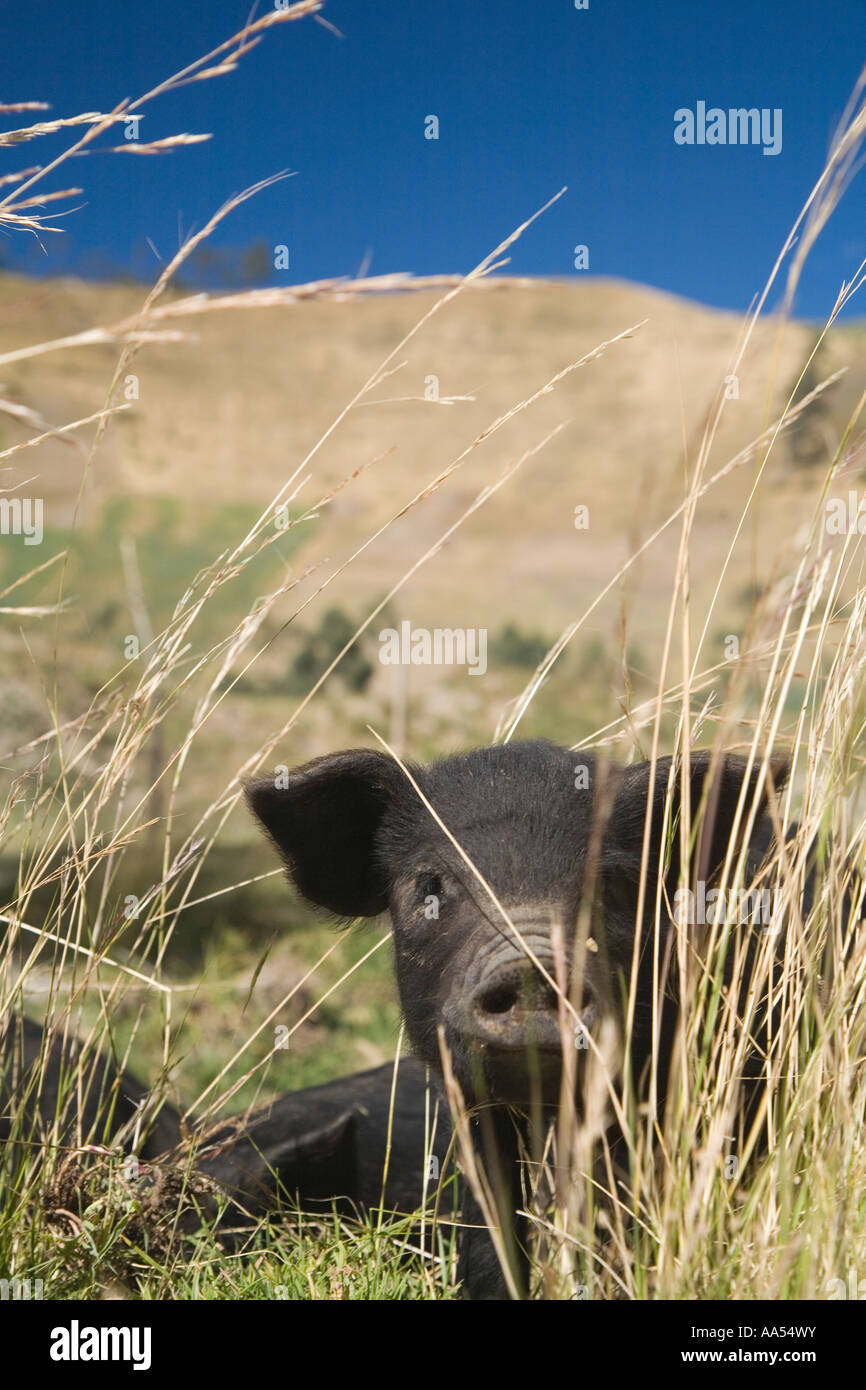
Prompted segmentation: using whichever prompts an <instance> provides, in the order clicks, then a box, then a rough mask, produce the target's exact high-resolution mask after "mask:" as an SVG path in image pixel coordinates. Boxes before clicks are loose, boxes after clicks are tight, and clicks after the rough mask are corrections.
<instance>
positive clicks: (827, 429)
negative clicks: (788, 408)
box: [787, 345, 835, 468]
mask: <svg viewBox="0 0 866 1390" xmlns="http://www.w3.org/2000/svg"><path fill="white" fill-rule="evenodd" d="M798 375H799V373H798ZM829 375H830V368H829V366H828V364H827V353H826V349H825V347H824V346H823V345H822V346H821V347H819V348H818V349H817V350H816V352H815V354H814V356H813V357H812V359H811V361H810V362H809V364H808V366H807V367H806V370H805V372H804V373H803V380H802V381H801V382H800V385H799V386H798V387H797V389H796V392H795V394H794V399H793V401H792V405H793V406H796V405H797V404H798V403H799V402H800V401H802V400H804V399H805V398H806V396H808V395H809V394H810V393H811V392H812V391H814V390H815V387H816V386H819V385H820V384H821V382H822V381H824V380H825V379H826V377H828V376H829ZM834 389H835V388H834V387H832V386H830V387H828V388H827V390H826V391H822V392H821V394H820V396H816V398H815V400H814V401H812V403H811V405H807V406H806V408H805V410H803V412H802V413H801V414H800V415H798V416H797V418H796V419H795V420H793V421H792V423H791V424H790V425H789V426H788V431H787V435H788V450H789V454H790V458H791V462H792V463H793V464H794V466H795V467H797V468H814V467H815V466H816V465H817V464H820V463H826V462H827V461H828V459H829V457H830V451H831V449H832V447H833V443H832V441H833V412H832V395H833V391H834Z"/></svg>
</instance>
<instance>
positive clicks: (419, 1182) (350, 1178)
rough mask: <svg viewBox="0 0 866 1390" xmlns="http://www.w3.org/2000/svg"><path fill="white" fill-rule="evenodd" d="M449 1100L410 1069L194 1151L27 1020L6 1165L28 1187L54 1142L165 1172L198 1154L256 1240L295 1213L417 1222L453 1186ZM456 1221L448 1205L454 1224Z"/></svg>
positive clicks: (18, 1038) (12, 1046)
mask: <svg viewBox="0 0 866 1390" xmlns="http://www.w3.org/2000/svg"><path fill="white" fill-rule="evenodd" d="M436 1101H437V1098H436V1095H435V1094H433V1095H432V1096H431V1095H430V1094H429V1087H428V1083H427V1074H426V1068H425V1067H424V1066H423V1065H422V1064H421V1063H420V1062H418V1061H416V1060H415V1059H414V1058H411V1057H406V1058H402V1059H401V1061H400V1064H399V1068H398V1072H397V1080H396V1085H395V1082H394V1064H393V1063H391V1062H389V1063H387V1064H386V1065H385V1066H381V1067H374V1068H373V1069H372V1070H370V1071H364V1072H357V1073H355V1074H353V1075H350V1076H344V1077H340V1078H339V1079H338V1080H336V1081H329V1082H326V1083H324V1084H323V1085H320V1086H310V1087H307V1088H305V1089H302V1090H299V1091H290V1092H288V1093H287V1094H286V1095H283V1096H280V1097H279V1098H278V1099H277V1100H275V1101H272V1102H270V1103H269V1104H266V1105H263V1106H261V1107H260V1108H258V1109H257V1110H255V1111H252V1112H248V1113H244V1114H243V1115H237V1116H233V1117H231V1118H229V1119H227V1120H224V1121H220V1122H218V1123H216V1124H213V1125H211V1126H210V1127H209V1128H208V1129H207V1130H206V1131H204V1130H202V1128H201V1126H199V1127H198V1129H197V1130H196V1129H191V1132H190V1133H189V1134H188V1137H187V1138H186V1139H183V1141H182V1129H181V1118H180V1115H179V1113H178V1112H177V1111H176V1110H175V1109H174V1107H173V1106H171V1105H170V1104H169V1103H168V1102H167V1101H165V1100H163V1101H162V1102H161V1103H160V1104H158V1105H157V1104H155V1103H154V1097H153V1096H152V1094H151V1093H150V1092H149V1091H148V1090H147V1088H146V1087H145V1086H144V1085H142V1083H141V1082H140V1081H139V1080H138V1079H137V1078H136V1077H135V1076H133V1075H132V1074H131V1073H130V1072H129V1071H120V1070H118V1068H117V1067H116V1066H115V1065H114V1063H113V1062H112V1060H111V1059H110V1057H108V1056H107V1055H106V1053H104V1052H102V1051H100V1050H98V1049H92V1048H91V1049H89V1050H87V1051H85V1050H84V1048H83V1047H82V1044H81V1043H80V1042H79V1041H78V1040H77V1039H76V1038H74V1037H66V1036H64V1035H63V1033H62V1032H60V1031H59V1030H58V1031H54V1030H52V1031H49V1030H47V1029H45V1028H43V1026H42V1025H41V1024H39V1023H36V1022H34V1021H33V1020H32V1019H30V1018H27V1017H25V1016H20V1017H15V1018H9V1019H8V1020H7V1022H6V1023H5V1024H4V1025H3V1026H2V1027H0V1168H2V1166H4V1160H5V1166H6V1167H7V1171H8V1172H9V1173H10V1175H12V1174H14V1173H15V1170H16V1169H17V1166H18V1162H19V1159H20V1156H21V1155H22V1153H23V1146H24V1145H27V1146H28V1147H29V1148H32V1147H33V1146H36V1147H37V1148H38V1147H41V1144H42V1141H43V1136H46V1135H48V1134H50V1137H51V1140H52V1142H54V1143H55V1144H59V1145H61V1146H63V1147H68V1146H77V1145H78V1144H87V1143H105V1144H113V1145H116V1144H117V1143H118V1142H120V1143H122V1144H123V1146H124V1148H126V1149H127V1151H128V1152H133V1151H134V1152H136V1153H137V1154H138V1155H139V1157H140V1158H142V1159H143V1160H147V1161H154V1160H156V1161H158V1162H159V1163H161V1164H172V1163H179V1164H186V1162H187V1159H188V1155H189V1153H190V1150H191V1152H192V1156H193V1163H194V1167H195V1170H196V1171H197V1172H198V1173H202V1174H204V1175H206V1176H207V1177H209V1178H211V1179H213V1180H214V1182H216V1183H217V1184H218V1186H219V1188H220V1189H222V1191H223V1192H224V1193H225V1194H226V1195H227V1196H228V1197H229V1198H230V1201H229V1204H228V1206H227V1207H226V1209H225V1211H224V1214H223V1222H222V1225H223V1228H229V1227H230V1228H236V1227H243V1226H244V1225H246V1224H248V1223H249V1219H250V1218H254V1219H256V1218H258V1217H260V1216H261V1215H263V1214H265V1213H267V1212H269V1211H272V1210H273V1209H274V1208H276V1207H278V1206H279V1205H280V1204H281V1202H283V1201H289V1202H291V1203H294V1204H295V1205H296V1206H298V1207H299V1208H300V1209H301V1210H304V1211H310V1212H316V1211H322V1210H330V1208H331V1205H332V1203H336V1205H337V1208H338V1210H340V1211H342V1212H344V1213H346V1214H362V1213H363V1212H365V1211H369V1210H370V1209H371V1208H373V1207H377V1206H378V1205H379V1204H380V1203H382V1204H383V1206H384V1207H385V1209H386V1210H389V1211H395V1212H407V1213H408V1212H414V1211H415V1210H416V1209H417V1208H419V1207H420V1206H421V1204H422V1202H423V1200H424V1198H425V1195H426V1197H427V1199H428V1201H429V1200H431V1199H432V1198H433V1197H434V1196H435V1195H436V1193H437V1190H438V1188H439V1179H440V1178H445V1176H446V1162H447V1158H448V1153H449V1144H450V1139H451V1124H450V1117H449V1114H448V1108H447V1106H444V1105H441V1104H440V1105H439V1106H438V1110H437V1103H436ZM386 1156H387V1161H386ZM431 1160H433V1161H431ZM385 1174H387V1180H386V1181H385V1182H384V1187H383V1175H385ZM206 1208H207V1204H206ZM452 1209H453V1202H452V1200H451V1196H450V1192H446V1198H445V1201H444V1204H443V1203H440V1211H442V1213H443V1214H445V1212H446V1211H447V1212H449V1213H450V1212H451V1211H452ZM185 1229H191V1226H190V1222H189V1221H187V1222H186V1223H185Z"/></svg>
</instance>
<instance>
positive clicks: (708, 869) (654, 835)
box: [609, 749, 790, 880]
mask: <svg viewBox="0 0 866 1390" xmlns="http://www.w3.org/2000/svg"><path fill="white" fill-rule="evenodd" d="M650 767H651V765H650V763H648V762H647V763H639V764H638V765H637V766H635V767H631V768H628V769H626V771H625V773H624V774H623V779H622V783H621V785H620V788H619V791H618V793H617V796H616V800H615V803H614V808H613V812H612V815H611V820H610V831H609V834H610V837H611V839H612V840H613V841H614V843H615V844H616V847H617V848H616V858H617V859H618V860H620V863H621V864H622V863H623V862H624V861H627V862H629V863H631V864H632V866H634V865H636V866H637V872H638V873H639V872H640V861H641V848H642V844H643V832H644V816H645V813H646V802H647V795H648V793H649V784H650ZM747 768H748V759H747V758H745V757H743V756H741V755H740V754H737V753H724V754H720V755H719V756H718V757H717V758H716V761H715V763H714V762H713V754H712V750H710V749H703V750H701V751H695V752H693V753H692V754H691V757H690V760H689V803H690V815H691V824H692V833H693V835H694V829H695V826H696V825H698V816H699V813H700V824H699V834H698V837H697V843H696V846H695V849H694V850H693V852H692V856H691V861H690V864H691V877H693V878H703V879H705V880H708V879H710V878H711V877H712V875H713V874H714V873H715V872H716V871H717V870H718V869H720V868H721V866H722V865H723V863H724V862H725V858H726V856H727V853H728V845H729V843H730V839H731V835H732V833H733V828H734V821H735V819H736V814H737V805H738V803H739V800H740V793H741V791H742V789H743V783H744V782H745V781H746V780H747V778H746V770H747ZM670 769H671V759H670V758H659V759H658V762H657V763H656V776H655V785H654V788H653V809H652V820H651V832H650V863H649V868H650V872H651V874H654V872H655V871H656V870H657V869H658V866H659V865H660V864H661V862H662V856H663V855H664V856H665V858H666V859H667V862H668V864H669V870H668V872H669V874H670V875H671V876H672V877H677V878H678V877H679V864H680V854H679V831H678V826H679V823H680V814H681V808H682V781H681V777H682V768H681V767H679V768H678V769H677V771H676V772H675V774H674V777H675V780H674V785H673V788H672V807H671V811H672V819H671V821H670V822H669V826H668V834H669V841H670V842H669V852H668V851H667V850H666V845H665V841H664V840H663V838H662V837H663V831H664V814H665V799H666V796H667V786H668V778H669V776H670ZM789 771H790V767H789V764H788V760H787V759H786V758H784V757H778V756H776V755H774V756H772V757H771V758H770V759H769V764H768V768H767V772H766V774H765V775H764V778H763V783H762V786H761V791H760V793H759V794H758V806H757V813H756V817H755V825H757V824H758V823H759V821H760V819H761V817H762V815H763V814H764V812H765V811H766V810H767V807H768V804H769V797H770V794H771V784H772V788H773V789H774V791H775V792H776V793H778V792H779V791H781V789H782V787H783V786H784V785H785V782H786V781H787V779H788V774H789ZM761 772H762V763H761V760H760V759H759V758H756V759H755V761H754V763H753V765H752V768H751V771H749V773H748V787H747V790H746V796H745V803H744V808H743V813H742V815H741V817H740V824H739V826H738V831H737V842H736V843H735V849H734V853H735V854H738V853H739V851H740V848H741V846H742V833H743V831H744V829H745V827H746V824H747V822H748V820H749V816H750V809H751V806H752V803H753V800H754V797H755V791H756V787H757V784H758V781H759V779H760V778H761ZM705 796H706V802H705V804H703V809H702V810H701V807H702V803H703V802H704V797H705ZM671 826H673V829H671Z"/></svg>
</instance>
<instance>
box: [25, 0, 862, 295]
mask: <svg viewBox="0 0 866 1390" xmlns="http://www.w3.org/2000/svg"><path fill="white" fill-rule="evenodd" d="M263 8H270V0H264V3H263V6H262V9H263ZM248 12H249V0H208V2H207V3H196V4H192V3H181V4H178V3H177V0H146V3H136V4H130V3H128V0H75V3H73V4H71V5H64V6H46V5H43V4H34V3H30V4H27V3H12V0H4V3H3V4H2V7H0V53H2V55H3V56H2V59H0V101H6V102H11V101H20V100H28V99H30V100H33V99H43V100H46V101H49V102H50V103H51V105H52V113H53V114H55V115H72V114H74V113H77V112H79V111H84V110H109V109H110V108H111V107H112V106H113V105H115V104H116V102H117V101H118V100H119V99H120V98H122V97H125V96H129V97H136V96H138V95H140V94H141V93H143V92H144V91H145V90H147V89H148V88H149V87H151V86H153V85H154V84H155V83H156V82H157V81H159V80H160V79H162V78H164V77H167V76H168V75H170V74H171V73H172V72H174V71H175V70H176V69H178V68H179V67H181V66H183V65H185V64H186V63H187V62H189V61H190V60H192V59H193V58H195V57H197V56H198V55H199V54H200V53H201V52H203V51H205V50H206V49H208V48H210V47H213V46H215V45H216V44H217V43H219V42H220V41H221V40H222V39H224V38H227V37H228V36H229V35H230V34H231V33H232V32H233V31H234V30H235V29H237V28H239V27H241V25H242V24H243V22H244V20H245V19H246V17H247V14H248ZM260 12H261V9H260ZM323 14H324V15H325V17H326V18H327V19H329V20H330V21H331V22H332V23H333V24H334V25H336V26H337V27H338V28H339V29H340V30H341V31H342V32H343V34H344V35H345V37H343V38H338V37H336V36H335V35H334V34H333V33H330V32H328V30H326V29H325V28H324V27H322V26H321V25H319V24H317V23H316V22H315V21H314V20H312V19H304V20H302V21H300V22H298V23H295V24H288V25H281V26H277V27H276V28H274V29H272V30H271V31H270V32H269V33H268V34H267V35H266V36H265V38H264V40H263V42H262V43H261V45H260V46H259V48H258V49H257V50H256V51H255V52H254V53H252V54H250V55H249V56H248V57H247V58H246V59H245V60H243V62H242V64H241V66H240V68H239V70H238V72H236V73H235V74H234V75H232V76H229V77H225V78H221V79H218V80H215V81H212V82H204V83H197V84H194V85H192V86H189V87H187V88H185V89H183V91H181V92H179V93H177V94H174V95H172V96H170V97H167V98H162V99H160V100H159V102H157V103H155V104H154V105H153V106H152V107H150V108H148V110H149V114H148V116H147V119H146V121H144V122H143V123H142V135H143V137H145V138H147V139H156V138H159V137H161V136H165V135H170V134H172V133H174V132H177V131H181V130H188V131H211V132H213V136H214V138H213V140H212V141H211V142H210V143H209V144H205V145H201V146H198V147H193V148H189V149H187V150H183V151H179V152H177V153H175V154H172V155H167V156H163V157H159V158H144V157H140V158H135V157H132V156H129V157H124V156H112V155H107V154H105V155H99V154H96V155H92V156H89V157H88V158H87V160H75V161H73V162H72V163H70V164H69V165H67V166H66V168H65V170H64V171H63V172H62V174H61V173H60V172H58V176H57V179H56V181H54V180H52V181H51V182H49V184H48V187H57V186H62V187H66V186H68V184H69V183H70V182H73V181H74V182H76V183H81V184H83V186H84V188H85V195H84V198H83V199H80V200H77V201H79V202H84V203H85V204H86V205H85V206H83V207H82V208H81V210H80V211H79V212H77V213H75V214H74V215H73V216H71V217H69V218H68V219H66V221H65V225H67V226H68V228H69V230H68V233H66V234H65V235H64V236H62V237H61V236H50V237H49V236H46V237H44V238H43V245H44V251H43V249H42V247H40V246H37V245H36V244H35V243H34V242H33V241H32V240H29V239H28V238H27V237H26V236H20V235H17V234H16V235H15V236H14V237H11V238H10V237H8V236H6V237H4V238H3V239H2V240H0V257H2V259H3V260H4V261H5V263H6V264H7V265H15V266H17V267H22V268H26V269H28V270H31V271H33V272H34V273H54V272H61V271H64V272H66V271H69V270H76V271H78V272H79V273H84V274H94V273H103V274H104V273H106V271H107V269H108V267H109V266H112V265H113V266H115V267H117V268H118V269H121V270H124V271H126V272H130V273H133V274H136V275H138V276H141V277H145V278H147V277H150V276H151V275H152V274H153V273H154V264H155V263H154V260H153V256H152V253H151V252H150V251H149V250H148V248H147V240H146V239H147V238H150V239H151V240H152V241H153V243H154V244H155V246H156V247H157V248H158V249H159V251H160V252H161V254H162V255H163V256H166V255H168V254H170V253H171V252H172V251H173V250H174V249H175V248H176V246H177V243H178V234H179V228H182V229H184V230H187V229H189V228H190V227H191V226H194V225H201V223H202V222H203V221H204V220H205V219H206V218H207V216H208V215H209V214H210V213H211V212H213V211H214V209H215V208H216V207H217V206H219V205H220V204H221V203H222V202H223V201H224V199H225V198H226V196H227V195H229V194H230V193H232V192H235V191H237V190H239V189H241V188H243V187H245V186H247V185H248V184H251V183H253V182H254V181H256V180H258V179H260V178H263V177H265V176H267V175H269V174H272V173H274V172H276V171H277V170H280V169H284V168H290V169H292V170H295V171H296V177H295V178H293V179H291V180H289V181H288V182H286V183H283V184H281V185H278V186H276V187H274V188H272V189H269V190H267V191H266V192H264V193H263V194H262V195H260V196H259V197H258V198H257V199H256V200H254V201H253V202H252V203H250V204H247V205H246V206H245V207H244V208H242V209H241V210H240V211H238V212H237V213H235V214H234V216H233V217H232V218H231V219H230V220H229V221H228V222H227V223H226V224H224V226H223V228H222V229H221V231H220V233H219V236H218V241H220V242H222V243H223V244H226V245H232V246H237V247H240V246H243V245H246V244H248V243H250V242H252V241H255V240H257V239H263V240H264V241H265V242H266V243H267V244H268V245H269V246H270V245H274V244H278V243H284V244H287V245H288V246H289V248H290V253H291V278H292V279H293V280H295V279H296V280H298V281H305V280H309V279H315V278H318V277H322V276H328V275H335V274H352V273H354V272H356V271H357V269H358V267H359V266H360V265H361V263H362V262H363V260H364V257H365V255H366V253H367V252H368V250H369V251H370V252H371V254H372V262H371V267H370V269H371V273H383V272H386V271H390V270H411V271H416V272H419V273H431V272H436V271H463V270H466V269H468V268H469V267H471V266H472V265H474V264H475V263H476V262H477V261H479V260H480V259H481V258H482V257H483V256H484V255H485V254H486V253H487V252H488V251H489V250H490V249H492V247H493V246H495V245H496V243H497V242H498V241H499V240H500V239H501V238H502V237H503V236H504V235H506V234H507V233H508V232H509V231H510V230H511V229H512V228H513V227H514V226H515V225H516V224H517V223H519V222H520V221H522V220H523V219H524V218H525V217H526V216H527V215H528V214H529V213H531V212H532V211H534V210H535V209H536V208H537V207H538V206H540V204H542V203H543V202H544V201H545V200H546V199H548V198H549V197H550V196H551V195H552V194H553V193H554V192H555V191H556V190H557V189H559V188H560V187H561V186H562V185H563V184H567V185H568V189H569V191H568V193H567V194H566V196H565V197H564V198H563V199H562V201H561V202H560V203H559V204H557V206H556V207H555V208H554V209H553V210H552V211H550V212H549V213H548V214H546V216H545V217H544V218H543V220H542V221H541V222H540V223H537V224H536V225H535V226H534V227H533V228H532V229H531V231H530V232H529V233H528V234H527V235H526V236H525V238H524V239H523V240H522V241H521V242H520V243H519V244H518V245H517V247H516V248H515V250H514V253H513V263H512V270H513V271H514V272H515V273H523V274H538V275H557V276H561V275H564V276H576V275H578V274H582V273H583V274H585V273H586V272H577V271H575V269H574V268H573V247H574V246H575V244H577V243H582V244H586V245H587V246H588V247H589V256H590V268H589V273H590V274H592V275H614V276H619V277H622V278H626V279H630V280H636V281H639V282H642V283H645V284H649V285H655V286H659V287H661V288H664V289H668V290H672V291H675V292H676V293H678V294H682V295H686V296H689V297H690V298H693V299H697V300H701V301H703V302H705V303H708V304H713V305H718V306H722V307H726V308H731V309H737V310H742V309H744V308H745V307H746V306H747V305H748V303H749V301H750V299H751V298H752V296H753V295H754V294H755V293H756V292H757V291H759V290H760V289H761V287H762V285H763V283H764V280H765V278H766V274H767V271H768V269H769V267H770V265H771V264H772V261H773V259H774V258H775V255H776V252H777V251H778V249H779V247H780V246H781V244H782V241H783V239H784V237H785V235H786V233H787V231H788V228H789V226H790V224H791V222H792V220H793V218H794V217H795V216H796V213H797V212H798V210H799V208H800V206H801V203H802V201H803V199H804V198H805V196H806V194H807V193H808V191H809V189H810V188H811V186H812V184H813V182H814V180H815V178H816V177H817V175H818V174H819V172H820V170H821V168H822V165H823V161H824V157H825V154H826V151H827V148H828V144H829V141H830V137H831V134H832V132H833V130H834V127H835V124H836V122H837V120H838V118H839V116H840V114H841V112H842V110H843V108H844V106H845V103H846V101H847V98H848V96H849V93H850V91H851V89H852V87H853V86H854V83H855V81H856V79H857V76H858V74H859V72H860V69H861V67H862V66H863V64H864V62H866V0H724V3H722V0H719V3H716V4H709V3H706V0H703V3H701V0H663V2H662V3H650V2H649V0H589V9H588V10H585V11H578V10H576V9H575V8H574V0H497V3H495V4H491V3H489V0H478V2H477V3H473V0H436V3H426V0H328V3H326V5H325V8H324V11H323ZM698 101H705V102H706V103H707V105H708V106H714V105H715V106H719V107H721V108H723V109H727V108H729V107H740V106H746V107H751V106H756V107H759V108H768V109H770V110H773V109H775V108H781V110H782V113H783V116H782V135H783V140H782V150H781V153H779V154H778V155H776V156H767V155H764V154H763V152H762V150H761V148H760V147H755V146H746V147H743V146H730V145H725V146H709V145H703V146H699V145H694V146H680V145H677V144H676V143H675V142H674V112H675V111H676V110H677V109H678V108H681V107H690V108H692V109H694V108H695V106H696V103H697V102H698ZM429 114H435V115H437V116H438V118H439V139H438V140H437V141H432V140H425V138H424V120H425V117H426V116H427V115H429ZM19 122H20V118H15V117H9V116H6V117H2V118H0V128H10V127H11V126H13V125H15V124H17V123H19ZM103 143H106V144H107V143H109V141H108V140H107V139H105V138H104V139H103ZM111 143H115V142H114V141H112V142H111ZM60 147H61V146H60V143H59V140H58V139H57V138H56V137H51V139H45V140H43V141H39V142H35V143H31V144H25V145H17V146H12V147H8V148H5V149H3V150H2V157H0V174H2V173H6V172H9V171H12V170H14V169H18V168H21V167H23V166H24V165H27V164H31V163H32V162H34V160H36V159H40V160H42V161H45V160H46V158H47V156H48V155H49V154H53V153H54V152H56V151H57V150H58V149H59V148H60ZM70 174H71V175H72V176H73V177H72V178H70ZM864 181H866V173H864V174H861V175H860V177H859V178H858V179H857V180H856V181H855V183H854V184H853V186H852V188H851V189H850V191H849V192H848V194H847V196H846V199H845V200H844V202H843V204H842V207H841V209H840V210H839V212H838V213H837V215H836V217H835V219H834V220H833V221H832V222H831V224H830V226H829V227H828V229H827V231H826V232H825V234H824V236H823V238H822V239H821V241H819V243H818V246H817V247H816V249H815V252H814V254H813V258H812V261H811V265H810V268H809V270H808V273H807V275H806V277H805V280H804V283H803V287H802V290H801V294H800V297H799V300H798V303H797V306H796V308H797V312H798V313H799V314H800V315H803V316H809V317H812V316H814V317H818V316H821V317H823V316H824V315H825V314H826V313H827V312H828V310H829V308H830V305H831V304H832V301H833V299H834V297H835V294H836V291H837V289H838V286H839V284H840V282H841V281H842V279H843V278H848V277H850V276H851V275H852V274H853V271H854V269H855V268H856V266H857V264H858V263H859V261H860V260H861V259H862V258H863V256H864V255H866V198H864V187H866V182H864ZM6 191H7V190H6V189H3V192H4V193H5V192H6ZM45 252H47V255H46V254H45ZM272 278H273V280H274V282H275V283H283V284H284V283H285V276H284V275H283V276H281V275H279V274H276V273H275V274H274V276H273V277H272ZM854 311H855V312H857V313H860V314H862V313H864V312H866V310H864V308H863V305H862V304H855V310H854Z"/></svg>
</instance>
